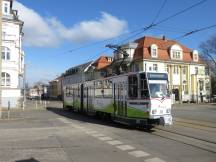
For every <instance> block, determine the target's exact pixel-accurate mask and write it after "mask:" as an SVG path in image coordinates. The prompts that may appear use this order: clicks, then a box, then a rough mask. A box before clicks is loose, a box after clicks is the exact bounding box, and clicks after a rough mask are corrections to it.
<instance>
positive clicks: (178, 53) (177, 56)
mask: <svg viewBox="0 0 216 162" xmlns="http://www.w3.org/2000/svg"><path fill="white" fill-rule="evenodd" d="M172 58H174V59H181V51H177V50H174V51H173V53H172Z"/></svg>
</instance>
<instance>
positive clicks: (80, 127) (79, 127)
mask: <svg viewBox="0 0 216 162" xmlns="http://www.w3.org/2000/svg"><path fill="white" fill-rule="evenodd" d="M76 128H78V129H82V130H83V129H85V128H84V127H82V126H78V125H77V126H76Z"/></svg>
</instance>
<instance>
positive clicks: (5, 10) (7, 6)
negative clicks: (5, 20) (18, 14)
mask: <svg viewBox="0 0 216 162" xmlns="http://www.w3.org/2000/svg"><path fill="white" fill-rule="evenodd" d="M2 7H3V8H2V11H3V13H4V14H5V15H9V14H10V3H9V2H4V3H3V5H2Z"/></svg>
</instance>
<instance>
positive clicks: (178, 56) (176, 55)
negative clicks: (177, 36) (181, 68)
mask: <svg viewBox="0 0 216 162" xmlns="http://www.w3.org/2000/svg"><path fill="white" fill-rule="evenodd" d="M170 57H171V59H173V60H182V59H183V50H182V48H181V47H180V46H179V45H178V44H174V45H172V46H171V47H170Z"/></svg>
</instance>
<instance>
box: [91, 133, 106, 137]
mask: <svg viewBox="0 0 216 162" xmlns="http://www.w3.org/2000/svg"><path fill="white" fill-rule="evenodd" d="M91 135H92V136H93V137H104V136H105V135H104V134H102V133H99V134H91Z"/></svg>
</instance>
